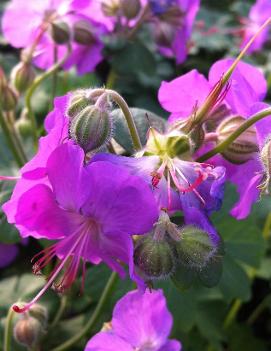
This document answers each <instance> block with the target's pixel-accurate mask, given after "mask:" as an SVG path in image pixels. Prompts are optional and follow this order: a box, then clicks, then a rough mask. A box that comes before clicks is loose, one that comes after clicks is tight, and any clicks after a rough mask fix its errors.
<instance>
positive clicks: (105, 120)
mask: <svg viewBox="0 0 271 351" xmlns="http://www.w3.org/2000/svg"><path fill="white" fill-rule="evenodd" d="M112 129H113V127H112V118H111V115H110V112H109V111H108V110H106V109H101V108H99V107H98V106H96V105H91V106H87V107H85V108H84V109H83V110H82V111H81V112H79V113H78V115H76V116H75V117H73V118H72V119H71V120H70V126H69V136H70V138H71V139H72V140H74V141H75V143H76V144H78V145H79V146H81V148H82V149H83V150H84V152H85V153H88V152H91V151H94V150H97V149H99V148H100V147H102V146H104V145H106V144H107V143H108V141H109V140H110V138H111V135H112Z"/></svg>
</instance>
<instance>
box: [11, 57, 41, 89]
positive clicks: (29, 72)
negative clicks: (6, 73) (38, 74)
mask: <svg viewBox="0 0 271 351" xmlns="http://www.w3.org/2000/svg"><path fill="white" fill-rule="evenodd" d="M34 79H35V70H34V68H33V66H32V64H31V63H26V62H20V63H18V64H17V65H16V66H15V67H14V68H13V70H12V71H11V81H12V84H13V86H14V87H15V88H16V90H17V91H18V92H19V93H24V92H25V91H26V90H27V89H28V88H29V87H30V85H31V84H32V82H33V81H34Z"/></svg>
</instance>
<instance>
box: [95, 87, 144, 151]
mask: <svg viewBox="0 0 271 351" xmlns="http://www.w3.org/2000/svg"><path fill="white" fill-rule="evenodd" d="M104 93H107V94H108V95H109V97H110V98H111V99H112V100H113V101H114V102H115V103H116V104H117V105H119V107H120V109H121V110H122V112H123V114H124V117H125V119H126V122H127V125H128V129H129V132H130V135H131V139H132V142H133V145H134V149H135V151H140V150H141V149H142V145H141V141H140V138H139V135H138V131H137V128H136V125H135V121H134V117H133V115H132V112H131V111H130V109H129V107H128V105H127V102H126V101H125V100H124V99H123V97H122V96H121V95H120V94H118V93H117V92H116V91H115V90H111V89H94V90H93V91H92V92H91V93H90V97H98V96H100V95H102V94H104Z"/></svg>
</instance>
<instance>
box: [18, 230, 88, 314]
mask: <svg viewBox="0 0 271 351" xmlns="http://www.w3.org/2000/svg"><path fill="white" fill-rule="evenodd" d="M85 234H86V233H85V232H83V233H82V234H81V235H79V237H78V238H77V240H76V241H75V243H74V245H73V246H72V247H71V249H70V250H69V252H68V253H67V255H66V257H65V258H64V259H63V260H62V261H61V262H60V264H59V265H58V266H57V267H56V268H55V269H54V270H53V272H52V273H51V274H50V276H49V279H48V281H47V283H46V284H45V286H44V287H43V288H42V289H41V290H40V292H39V293H38V294H37V295H36V296H35V297H34V298H33V299H32V300H31V301H30V302H28V303H27V304H25V305H24V306H23V307H19V306H18V305H16V304H15V305H13V306H12V308H13V310H14V311H15V312H17V313H24V312H26V311H27V310H29V308H30V307H31V306H33V305H34V304H35V303H36V302H37V301H38V300H39V299H40V298H41V296H42V295H43V294H44V293H45V292H46V291H47V289H48V288H49V287H50V286H51V285H52V284H53V283H54V280H55V279H56V278H57V276H58V274H59V273H60V272H61V270H62V268H63V267H64V265H65V264H66V262H67V261H68V259H69V258H70V257H71V256H72V255H73V254H74V250H75V249H76V248H77V247H78V244H79V243H80V242H81V241H82V237H83V236H85ZM72 236H74V235H72ZM83 242H84V240H83ZM59 246H62V245H61V243H59ZM59 246H58V248H59ZM55 248H56V245H54V247H52V248H49V249H48V251H52V250H53V251H55ZM50 249H51V250H50ZM43 252H46V249H45V250H43ZM80 252H81V250H80ZM49 255H51V254H49ZM47 257H48V256H47ZM78 257H79V260H80V256H77V255H76V258H77V259H78ZM73 277H74V275H73Z"/></svg>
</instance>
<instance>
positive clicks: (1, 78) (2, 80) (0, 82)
mask: <svg viewBox="0 0 271 351" xmlns="http://www.w3.org/2000/svg"><path fill="white" fill-rule="evenodd" d="M6 84H7V79H6V75H5V73H4V71H3V69H2V68H1V67H0V94H2V91H3V89H4V87H5V86H6Z"/></svg>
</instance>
